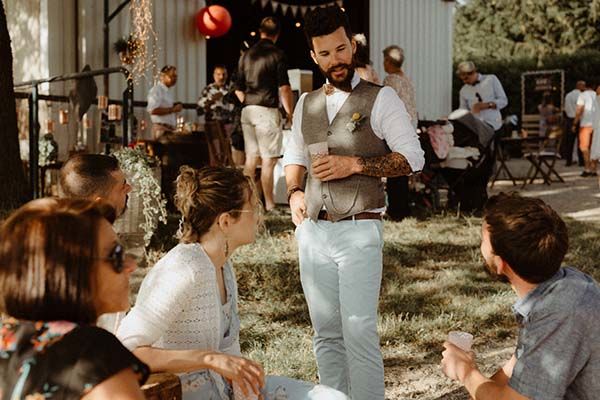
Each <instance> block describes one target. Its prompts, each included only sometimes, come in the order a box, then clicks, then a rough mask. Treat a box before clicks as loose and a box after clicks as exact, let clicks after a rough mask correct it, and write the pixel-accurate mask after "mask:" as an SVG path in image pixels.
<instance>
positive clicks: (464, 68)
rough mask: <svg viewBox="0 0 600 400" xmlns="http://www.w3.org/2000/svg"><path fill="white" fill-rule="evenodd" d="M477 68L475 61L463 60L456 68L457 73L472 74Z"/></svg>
mask: <svg viewBox="0 0 600 400" xmlns="http://www.w3.org/2000/svg"><path fill="white" fill-rule="evenodd" d="M476 70H477V67H476V66H475V63H474V62H473V61H463V62H461V63H460V64H458V67H457V68H456V74H457V75H461V74H470V73H471V72H475V71H476Z"/></svg>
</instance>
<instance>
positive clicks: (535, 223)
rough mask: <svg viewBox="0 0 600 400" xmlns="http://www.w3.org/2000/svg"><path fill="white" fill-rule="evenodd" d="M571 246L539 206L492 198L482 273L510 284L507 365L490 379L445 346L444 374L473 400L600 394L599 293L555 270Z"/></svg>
mask: <svg viewBox="0 0 600 400" xmlns="http://www.w3.org/2000/svg"><path fill="white" fill-rule="evenodd" d="M568 246H569V239H568V235H567V228H566V226H565V223H564V222H563V221H562V219H561V218H560V217H559V216H558V214H557V213H556V212H555V211H554V210H552V209H551V208H550V207H549V206H548V205H546V204H544V202H543V201H541V200H539V199H534V198H524V197H520V196H518V195H506V194H500V195H497V196H494V197H492V198H490V200H489V202H488V204H487V205H486V208H485V211H484V222H483V227H482V240H481V253H482V254H483V258H484V260H485V265H486V268H487V270H488V271H489V272H490V274H492V275H493V276H494V277H496V278H499V279H501V280H503V281H506V282H509V283H510V284H511V286H512V288H513V290H514V291H515V293H516V294H517V297H518V301H517V302H516V303H515V305H514V306H513V311H514V313H515V316H516V320H517V322H518V324H519V337H518V341H517V347H516V350H515V353H514V355H513V356H512V358H511V359H510V360H509V361H508V362H507V363H506V365H505V366H504V367H502V368H501V369H500V370H499V371H498V372H496V373H495V374H494V375H493V376H492V377H491V378H489V379H488V378H486V377H484V376H483V375H482V374H481V372H479V370H478V368H477V365H476V364H475V360H474V357H473V354H472V353H467V352H464V351H462V350H461V349H459V348H458V347H456V346H454V345H453V344H451V343H449V342H445V343H444V347H445V348H446V350H445V351H444V352H443V353H442V354H443V359H442V370H443V372H444V373H445V374H446V375H447V376H448V377H449V378H451V379H454V380H458V381H460V383H462V384H463V385H465V387H466V389H467V390H468V392H469V393H470V395H471V396H472V398H474V399H494V400H501V399H516V400H520V399H536V400H538V399H539V400H542V399H543V400H559V399H582V400H583V399H595V398H598V397H597V396H598V393H600V379H598V378H599V377H600V335H599V333H600V287H599V286H598V284H597V283H596V282H595V281H594V279H593V278H592V277H590V276H589V275H587V274H584V273H583V272H580V271H578V270H576V269H574V268H570V267H564V268H562V267H561V263H562V260H563V257H564V256H565V253H566V252H567V248H568Z"/></svg>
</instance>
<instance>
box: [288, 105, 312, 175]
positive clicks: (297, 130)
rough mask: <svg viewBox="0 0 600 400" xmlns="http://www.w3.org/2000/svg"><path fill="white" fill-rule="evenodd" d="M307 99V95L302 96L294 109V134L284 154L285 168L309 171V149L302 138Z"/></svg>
mask: <svg viewBox="0 0 600 400" xmlns="http://www.w3.org/2000/svg"><path fill="white" fill-rule="evenodd" d="M305 97H306V93H304V94H303V95H302V96H300V99H299V100H298V103H297V104H296V108H295V109H294V116H293V117H292V132H291V136H290V138H289V140H288V142H287V145H286V148H285V152H284V154H283V165H284V166H287V165H301V166H303V167H304V168H306V169H308V164H309V156H308V149H307V147H306V144H305V143H304V137H303V136H302V110H303V108H304V98H305Z"/></svg>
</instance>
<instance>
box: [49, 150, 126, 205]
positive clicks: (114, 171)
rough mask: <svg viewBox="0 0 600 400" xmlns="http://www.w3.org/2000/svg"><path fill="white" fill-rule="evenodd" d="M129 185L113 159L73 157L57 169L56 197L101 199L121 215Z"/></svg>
mask: <svg viewBox="0 0 600 400" xmlns="http://www.w3.org/2000/svg"><path fill="white" fill-rule="evenodd" d="M129 192H131V185H130V184H128V183H127V180H126V179H125V174H124V173H123V171H121V168H120V167H119V162H118V161H117V159H116V158H114V157H111V156H107V155H104V154H77V155H74V156H73V157H71V158H69V159H68V160H67V162H66V163H65V165H63V167H62V168H61V170H60V188H59V194H60V197H80V198H86V199H90V200H104V201H106V202H107V203H108V204H110V205H111V206H113V207H114V208H115V210H116V211H117V217H119V216H121V215H122V214H123V213H124V212H125V209H126V208H127V194H128V193H129Z"/></svg>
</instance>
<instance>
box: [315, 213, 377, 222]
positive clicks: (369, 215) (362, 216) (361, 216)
mask: <svg viewBox="0 0 600 400" xmlns="http://www.w3.org/2000/svg"><path fill="white" fill-rule="evenodd" d="M317 218H318V219H322V220H325V221H332V222H333V219H332V218H331V215H329V213H328V212H327V211H325V210H321V211H319V216H318V217H317ZM353 219H354V220H356V219H378V220H381V214H380V213H373V212H361V213H358V214H354V215H352V216H350V217H346V218H342V219H339V220H338V221H352V220H353Z"/></svg>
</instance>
